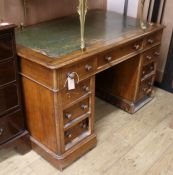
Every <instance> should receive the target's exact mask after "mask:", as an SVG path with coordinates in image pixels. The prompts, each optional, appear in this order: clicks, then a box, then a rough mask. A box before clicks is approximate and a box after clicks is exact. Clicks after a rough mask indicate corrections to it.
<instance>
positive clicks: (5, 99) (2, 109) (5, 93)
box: [0, 83, 19, 116]
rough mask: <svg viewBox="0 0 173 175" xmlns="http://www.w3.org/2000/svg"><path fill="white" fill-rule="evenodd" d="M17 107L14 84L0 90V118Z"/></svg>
mask: <svg viewBox="0 0 173 175" xmlns="http://www.w3.org/2000/svg"><path fill="white" fill-rule="evenodd" d="M18 105H19V98H18V91H17V85H16V83H13V84H10V85H7V86H5V87H1V88H0V116H1V115H2V114H4V113H6V112H7V111H8V110H10V109H11V108H14V107H17V106H18Z"/></svg>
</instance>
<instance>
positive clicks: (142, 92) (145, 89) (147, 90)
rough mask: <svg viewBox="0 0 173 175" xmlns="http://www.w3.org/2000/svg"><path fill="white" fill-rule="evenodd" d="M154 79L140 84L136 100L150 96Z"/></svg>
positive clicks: (151, 78)
mask: <svg viewBox="0 0 173 175" xmlns="http://www.w3.org/2000/svg"><path fill="white" fill-rule="evenodd" d="M153 82H154V77H153V76H152V77H150V78H148V79H146V80H145V81H143V82H141V84H140V86H139V92H138V99H141V98H143V97H144V96H146V95H150V94H151V93H152V90H153Z"/></svg>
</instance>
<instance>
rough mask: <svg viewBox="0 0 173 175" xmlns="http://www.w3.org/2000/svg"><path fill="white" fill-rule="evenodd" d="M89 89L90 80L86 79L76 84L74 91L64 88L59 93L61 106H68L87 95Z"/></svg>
mask: <svg viewBox="0 0 173 175" xmlns="http://www.w3.org/2000/svg"><path fill="white" fill-rule="evenodd" d="M90 87H91V86H90V79H87V80H84V81H82V82H80V83H79V84H76V88H75V89H74V90H68V88H67V87H66V88H64V89H63V90H62V91H61V94H62V103H63V106H66V105H69V104H70V103H72V102H74V101H75V100H77V99H79V98H80V97H82V96H84V95H87V94H89V93H90Z"/></svg>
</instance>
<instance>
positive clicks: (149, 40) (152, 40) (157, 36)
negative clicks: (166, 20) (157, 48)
mask: <svg viewBox="0 0 173 175" xmlns="http://www.w3.org/2000/svg"><path fill="white" fill-rule="evenodd" d="M161 39H162V31H159V32H155V33H153V34H151V35H149V36H147V37H146V38H145V40H144V48H148V47H152V46H154V45H155V44H159V43H160V42H161Z"/></svg>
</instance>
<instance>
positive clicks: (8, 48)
mask: <svg viewBox="0 0 173 175" xmlns="http://www.w3.org/2000/svg"><path fill="white" fill-rule="evenodd" d="M13 50H14V49H13V35H12V33H7V34H3V35H1V36H0V61H2V60H4V59H8V58H11V57H13V56H14V51H13Z"/></svg>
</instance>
